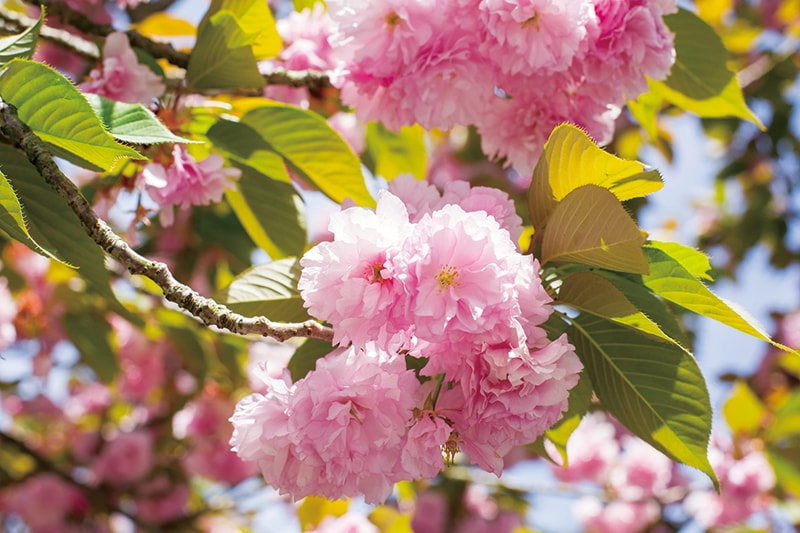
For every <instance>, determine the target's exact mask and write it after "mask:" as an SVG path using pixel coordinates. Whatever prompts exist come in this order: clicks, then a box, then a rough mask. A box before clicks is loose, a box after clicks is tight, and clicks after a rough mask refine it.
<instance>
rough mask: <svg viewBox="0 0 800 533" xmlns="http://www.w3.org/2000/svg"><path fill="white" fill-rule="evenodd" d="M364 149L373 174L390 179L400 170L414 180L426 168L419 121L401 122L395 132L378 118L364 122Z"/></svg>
mask: <svg viewBox="0 0 800 533" xmlns="http://www.w3.org/2000/svg"><path fill="white" fill-rule="evenodd" d="M367 152H368V154H369V157H370V159H371V160H372V162H373V163H374V164H373V165H372V166H371V167H370V168H372V170H373V174H375V175H376V176H383V177H384V178H386V179H387V180H392V179H394V178H396V177H397V176H399V175H400V174H403V173H408V174H411V175H413V176H414V177H415V178H417V179H418V180H421V179H425V173H426V172H427V171H428V160H427V149H426V148H425V130H423V129H422V127H421V126H420V125H419V124H415V125H414V126H404V127H403V128H401V129H400V131H399V132H395V131H391V130H388V129H386V127H385V126H383V124H381V123H380V122H370V123H369V124H367Z"/></svg>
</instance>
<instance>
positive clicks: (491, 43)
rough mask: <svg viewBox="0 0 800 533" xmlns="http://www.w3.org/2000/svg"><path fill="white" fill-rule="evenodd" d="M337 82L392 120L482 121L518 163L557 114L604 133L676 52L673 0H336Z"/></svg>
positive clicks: (332, 9)
mask: <svg viewBox="0 0 800 533" xmlns="http://www.w3.org/2000/svg"><path fill="white" fill-rule="evenodd" d="M327 4H328V11H329V13H330V16H331V18H332V19H333V21H334V22H335V24H336V26H335V31H334V32H333V34H332V36H331V39H330V41H331V44H332V46H333V55H334V57H335V58H336V60H337V61H338V71H337V73H336V75H335V76H334V83H335V84H336V85H337V86H339V87H340V88H341V91H342V93H341V94H342V100H343V101H344V103H345V104H347V105H350V106H352V107H354V108H355V109H356V113H357V114H358V116H359V118H362V119H363V120H366V121H369V120H379V121H382V122H383V123H384V124H385V125H386V126H387V127H389V128H392V129H398V128H400V127H401V126H404V125H408V124H413V123H415V122H416V123H419V124H421V125H422V126H423V127H425V128H428V129H430V128H443V129H447V128H450V127H452V126H453V125H456V124H461V125H467V124H475V125H476V126H477V127H478V130H479V132H480V133H481V135H482V142H483V150H484V152H485V153H486V154H488V155H490V156H495V157H498V158H500V157H506V158H507V162H508V163H509V164H512V165H514V166H515V167H516V168H517V169H518V170H519V171H520V172H521V173H523V174H527V173H529V172H530V170H531V169H532V168H533V165H534V163H535V162H536V160H537V158H538V155H539V153H540V152H541V149H542V146H543V144H544V141H545V140H546V138H547V135H548V134H549V132H550V131H551V130H552V129H553V127H555V126H556V125H557V124H559V123H561V122H565V121H569V122H574V123H576V124H579V125H581V126H583V127H584V128H586V130H587V131H588V132H589V133H590V134H591V135H592V136H593V137H595V138H596V139H598V141H600V142H607V141H608V140H610V137H611V134H612V133H613V121H614V119H615V118H616V117H617V115H618V114H619V112H620V107H621V106H622V105H623V104H624V103H625V101H626V100H629V99H633V98H636V97H637V96H638V95H639V94H641V93H642V92H644V91H646V90H647V81H646V77H648V76H649V77H650V78H653V79H656V80H659V79H664V78H665V77H666V75H667V74H668V73H669V70H670V68H671V65H672V63H673V61H674V46H673V35H672V34H671V33H670V32H669V30H668V29H667V27H666V25H665V24H664V22H663V18H662V17H663V15H664V14H667V13H670V12H672V11H674V10H675V9H676V7H675V1H674V0H660V1H646V0H624V1H619V0H569V1H565V2H554V1H552V0H525V1H514V2H512V1H509V0H447V1H444V2H442V1H439V2H434V1H433V0H381V1H379V2H367V0H329V1H328V3H327Z"/></svg>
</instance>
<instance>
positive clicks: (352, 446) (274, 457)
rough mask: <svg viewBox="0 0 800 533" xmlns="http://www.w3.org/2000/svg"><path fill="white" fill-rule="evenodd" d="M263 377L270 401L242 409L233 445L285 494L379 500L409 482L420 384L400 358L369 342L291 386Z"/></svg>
mask: <svg viewBox="0 0 800 533" xmlns="http://www.w3.org/2000/svg"><path fill="white" fill-rule="evenodd" d="M265 378H266V381H267V382H268V383H269V386H270V390H269V391H268V392H267V394H266V395H262V394H253V395H251V396H249V397H247V398H245V399H243V400H242V401H241V402H239V404H238V405H237V406H236V412H235V413H234V415H233V417H232V418H231V421H232V422H233V425H234V433H233V437H232V438H231V444H232V445H233V446H234V449H235V450H236V451H237V453H238V454H239V456H240V457H242V458H243V459H245V460H249V461H256V462H257V463H258V465H259V467H260V469H261V471H262V474H263V476H264V479H265V480H266V481H267V482H268V483H270V484H271V485H273V486H274V487H275V488H276V489H278V491H280V492H281V493H282V494H289V495H290V496H291V497H292V498H294V499H298V498H302V497H305V496H310V495H319V496H325V497H328V498H341V497H344V496H354V495H357V494H363V495H364V496H365V497H366V500H367V501H368V502H380V501H383V500H385V499H386V498H387V497H388V496H389V494H390V493H391V490H392V486H393V484H394V483H395V482H396V481H399V480H401V479H407V478H408V477H409V475H408V473H406V472H405V470H404V469H403V467H402V465H401V460H400V458H401V454H402V450H403V448H404V445H405V441H406V439H405V435H406V428H407V427H408V426H409V424H410V423H411V421H412V418H413V411H414V408H415V407H416V406H417V404H418V403H419V398H418V396H419V392H418V391H419V383H418V381H417V378H416V376H415V375H414V372H413V371H410V370H406V368H405V361H404V359H403V358H402V357H396V356H395V357H392V356H390V355H389V354H387V353H386V352H383V351H382V350H380V349H378V348H376V347H375V346H374V345H372V344H369V345H367V346H366V348H365V349H364V350H362V349H357V348H354V347H350V348H348V349H347V350H342V349H340V350H337V351H334V352H332V353H331V354H328V355H327V356H326V357H324V358H322V359H319V360H318V361H317V365H316V369H315V370H313V371H311V372H310V373H309V374H308V375H307V376H306V377H305V378H303V379H301V380H299V381H297V382H296V383H294V384H293V385H291V386H289V384H288V378H285V379H286V381H284V382H279V381H276V380H272V379H271V378H269V377H265Z"/></svg>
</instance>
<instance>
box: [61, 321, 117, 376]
mask: <svg viewBox="0 0 800 533" xmlns="http://www.w3.org/2000/svg"><path fill="white" fill-rule="evenodd" d="M61 320H62V322H63V323H64V331H65V332H66V333H67V337H69V340H70V341H72V344H74V345H75V347H76V348H77V349H78V351H79V352H80V353H81V359H82V360H83V362H84V363H86V364H87V365H89V367H91V369H92V370H94V372H95V374H97V377H98V378H100V380H101V381H102V382H103V383H106V384H109V383H111V382H112V381H113V380H114V377H115V376H116V375H117V372H119V364H118V363H117V356H116V354H115V352H114V349H113V348H112V346H111V335H112V333H111V326H110V325H109V324H108V322H107V321H106V319H105V318H104V317H102V316H100V315H96V314H94V313H86V312H80V313H73V312H67V313H65V314H64V316H63V317H62V318H61Z"/></svg>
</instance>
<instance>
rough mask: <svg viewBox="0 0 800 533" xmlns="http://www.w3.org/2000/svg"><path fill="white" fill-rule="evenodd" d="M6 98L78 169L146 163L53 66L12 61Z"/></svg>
mask: <svg viewBox="0 0 800 533" xmlns="http://www.w3.org/2000/svg"><path fill="white" fill-rule="evenodd" d="M0 96H2V98H3V100H4V101H6V102H8V103H10V104H13V105H14V106H16V108H17V113H18V114H19V118H20V120H22V121H23V122H24V123H25V124H27V125H28V126H29V127H30V128H31V129H32V130H33V131H34V133H36V135H38V136H39V137H40V138H41V139H42V140H44V141H46V142H47V143H48V144H50V145H51V146H52V147H53V148H54V149H56V154H57V155H61V156H64V157H67V158H70V159H71V160H72V161H73V162H75V163H76V164H81V165H83V166H87V167H90V168H91V169H92V170H108V169H109V168H111V167H112V166H113V165H114V162H115V161H116V160H117V159H118V158H120V157H131V158H134V159H143V158H142V156H141V155H139V153H138V152H137V151H136V150H134V149H132V148H130V147H128V146H124V145H122V144H119V143H118V142H117V141H116V140H114V137H112V136H111V135H110V134H109V133H108V132H107V131H106V130H105V128H104V127H103V123H102V122H101V121H100V119H99V118H97V115H95V113H94V110H93V109H92V106H90V105H89V102H87V101H86V98H85V97H84V96H83V95H82V94H81V93H80V91H78V89H77V88H76V87H75V86H74V85H73V84H72V82H70V81H69V80H67V79H66V78H65V77H64V76H62V75H61V74H59V73H58V72H56V71H55V70H53V69H52V68H50V67H48V66H47V65H44V64H42V63H38V62H36V61H28V60H24V59H15V60H13V61H11V62H10V63H8V64H7V65H6V66H5V67H4V68H3V70H2V73H0ZM71 156H75V157H71Z"/></svg>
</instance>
